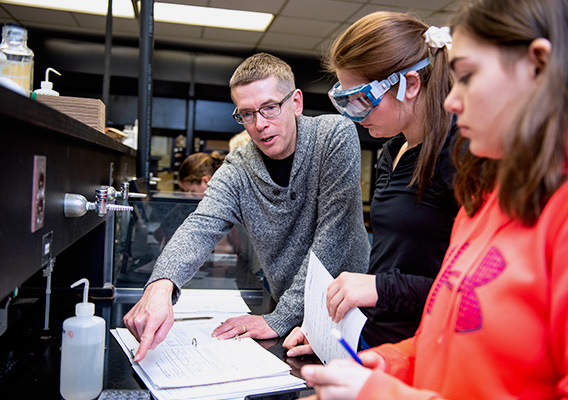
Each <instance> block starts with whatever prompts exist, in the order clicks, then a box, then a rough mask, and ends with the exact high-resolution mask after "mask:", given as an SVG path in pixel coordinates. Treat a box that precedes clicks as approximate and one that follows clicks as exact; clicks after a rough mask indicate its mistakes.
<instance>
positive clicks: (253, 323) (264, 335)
mask: <svg viewBox="0 0 568 400" xmlns="http://www.w3.org/2000/svg"><path fill="white" fill-rule="evenodd" d="M237 335H239V336H240V337H244V338H245V337H251V338H253V339H272V338H275V337H278V334H277V333H276V331H274V330H273V329H272V328H271V327H270V326H269V325H268V324H267V323H266V321H265V320H264V318H262V317H261V316H260V315H241V316H240V317H235V318H229V319H228V320H226V321H225V322H223V323H222V324H221V325H219V326H218V327H217V328H215V330H214V331H213V333H212V334H211V336H213V337H216V338H218V339H222V340H223V339H230V338H232V337H235V336H237Z"/></svg>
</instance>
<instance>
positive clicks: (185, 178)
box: [178, 151, 225, 194]
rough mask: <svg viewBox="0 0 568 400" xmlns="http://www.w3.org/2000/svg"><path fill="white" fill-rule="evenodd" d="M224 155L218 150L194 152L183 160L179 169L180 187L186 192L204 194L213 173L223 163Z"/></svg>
mask: <svg viewBox="0 0 568 400" xmlns="http://www.w3.org/2000/svg"><path fill="white" fill-rule="evenodd" d="M224 159H225V157H224V156H222V155H221V154H219V153H218V152H216V151H213V152H211V153H210V154H209V153H193V154H190V155H189V156H187V157H186V158H185V160H183V162H182V163H181V165H180V167H179V171H178V182H179V187H180V188H181V190H183V191H184V192H190V193H197V194H203V192H205V189H207V184H208V183H209V181H210V180H211V178H212V177H213V174H214V173H215V171H217V169H218V168H219V167H220V166H221V164H223V160H224Z"/></svg>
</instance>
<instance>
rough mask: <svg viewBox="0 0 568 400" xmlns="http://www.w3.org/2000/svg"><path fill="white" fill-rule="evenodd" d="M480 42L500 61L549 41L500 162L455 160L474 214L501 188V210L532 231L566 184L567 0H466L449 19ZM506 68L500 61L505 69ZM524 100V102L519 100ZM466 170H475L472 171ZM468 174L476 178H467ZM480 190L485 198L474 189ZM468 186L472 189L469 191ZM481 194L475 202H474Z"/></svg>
mask: <svg viewBox="0 0 568 400" xmlns="http://www.w3.org/2000/svg"><path fill="white" fill-rule="evenodd" d="M452 28H453V30H455V29H456V28H459V29H460V30H463V31H464V32H465V33H468V34H471V35H472V36H473V37H475V38H477V39H478V40H481V41H484V42H486V43H490V44H493V45H495V46H498V47H499V48H500V49H501V51H502V54H503V59H502V62H504V63H505V62H507V60H510V59H511V57H519V55H526V54H527V52H528V48H529V45H530V44H531V43H532V41H533V40H535V39H537V38H546V39H548V40H549V41H550V42H551V43H552V50H551V54H550V58H549V60H548V63H547V65H546V66H545V68H544V69H543V70H542V71H539V75H538V77H537V79H538V80H539V81H538V83H539V84H538V85H537V87H536V90H535V91H534V93H532V94H531V95H530V96H527V99H526V104H525V105H524V108H523V109H522V111H521V113H520V114H519V116H518V118H517V119H516V120H515V123H513V124H512V127H511V129H510V132H509V133H508V134H507V135H506V141H505V157H504V159H503V160H501V161H499V162H496V161H490V160H486V159H480V158H477V157H475V156H473V155H471V154H468V155H466V156H465V157H464V158H462V161H461V162H460V163H458V176H460V175H461V176H462V177H461V178H458V180H457V182H461V184H459V185H457V186H456V193H458V192H459V195H460V196H461V197H462V198H465V199H468V198H470V199H473V200H474V201H473V202H472V204H473V205H476V207H477V208H476V207H473V208H471V209H469V210H467V211H468V214H470V215H473V214H474V213H475V211H476V210H477V209H478V208H479V206H480V205H481V204H482V202H483V197H484V196H486V194H487V191H488V190H490V189H489V188H490V187H492V186H494V185H495V183H496V182H498V183H499V205H500V207H501V209H502V210H503V211H504V212H505V213H506V214H507V215H509V216H510V217H511V218H517V219H519V220H520V221H521V222H522V223H523V224H524V225H526V226H533V225H534V224H535V223H536V221H537V220H538V218H539V216H540V214H541V213H542V210H543V208H544V206H545V205H546V203H547V202H548V200H549V199H550V197H551V196H552V195H553V194H554V192H555V191H556V190H557V189H558V188H559V187H560V185H562V183H564V182H565V181H566V161H567V136H566V134H567V132H568V131H567V128H568V68H566V59H567V58H568V45H567V43H566V40H565V36H566V32H568V2H567V1H566V0H468V1H467V2H466V3H464V5H463V6H462V8H461V10H460V11H459V12H458V13H457V15H456V17H455V18H454V20H453V22H452ZM504 65H505V64H504ZM520 101H522V100H520ZM472 165H477V167H476V168H477V170H478V171H485V172H486V173H488V172H490V173H488V174H485V175H484V174H479V173H475V170H473V171H472V169H471V168H472ZM472 172H474V173H472ZM479 187H484V188H485V193H480V192H476V190H475V188H479ZM472 189H473V190H472ZM480 195H481V197H479V196H480Z"/></svg>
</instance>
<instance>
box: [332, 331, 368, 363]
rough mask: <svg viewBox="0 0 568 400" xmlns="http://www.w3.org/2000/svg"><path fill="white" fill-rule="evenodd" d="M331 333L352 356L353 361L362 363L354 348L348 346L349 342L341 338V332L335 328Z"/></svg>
mask: <svg viewBox="0 0 568 400" xmlns="http://www.w3.org/2000/svg"><path fill="white" fill-rule="evenodd" d="M331 334H332V335H333V337H334V338H336V339H337V340H338V341H339V343H341V345H342V346H343V347H344V348H345V350H347V352H348V353H349V354H350V355H351V357H353V359H354V360H355V361H357V362H358V363H359V364H361V365H363V361H362V360H361V359H360V358H359V356H358V355H357V353H356V352H355V350H353V349H352V348H351V346H349V344H348V343H347V342H346V341H345V339H343V336H342V335H341V332H339V331H338V330H337V329H332V330H331Z"/></svg>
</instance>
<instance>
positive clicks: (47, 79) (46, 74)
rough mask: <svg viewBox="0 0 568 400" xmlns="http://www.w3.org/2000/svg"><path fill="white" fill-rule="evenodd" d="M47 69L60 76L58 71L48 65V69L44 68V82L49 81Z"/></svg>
mask: <svg viewBox="0 0 568 400" xmlns="http://www.w3.org/2000/svg"><path fill="white" fill-rule="evenodd" d="M49 71H52V72H55V73H56V74H57V75H59V76H61V74H60V73H59V72H57V71H56V70H54V69H53V68H51V67H49V68H48V69H46V70H45V81H46V82H49Z"/></svg>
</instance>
